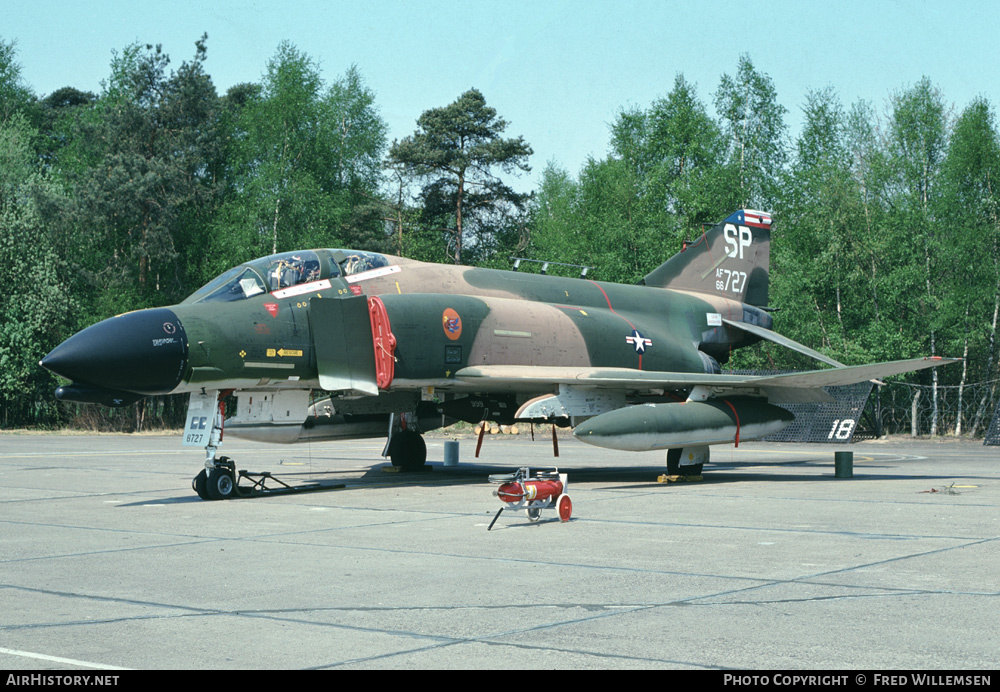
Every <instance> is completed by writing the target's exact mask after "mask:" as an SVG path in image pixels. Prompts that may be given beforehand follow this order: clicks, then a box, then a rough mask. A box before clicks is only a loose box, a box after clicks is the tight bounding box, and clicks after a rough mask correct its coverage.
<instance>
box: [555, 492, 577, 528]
mask: <svg viewBox="0 0 1000 692" xmlns="http://www.w3.org/2000/svg"><path fill="white" fill-rule="evenodd" d="M556 511H558V512H559V521H569V518H570V517H571V516H573V501H572V500H570V499H569V495H566V494H565V493H563V494H562V495H560V496H559V499H558V500H556Z"/></svg>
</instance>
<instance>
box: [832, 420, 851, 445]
mask: <svg viewBox="0 0 1000 692" xmlns="http://www.w3.org/2000/svg"><path fill="white" fill-rule="evenodd" d="M854 425H855V423H854V421H853V420H852V419H850V418H845V419H844V420H840V419H839V418H838V419H837V420H835V421H833V427H832V428H830V434H829V435H827V436H826V439H828V440H832V439H834V438H837V439H838V440H849V439H851V433H852V432H854Z"/></svg>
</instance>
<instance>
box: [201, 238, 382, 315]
mask: <svg viewBox="0 0 1000 692" xmlns="http://www.w3.org/2000/svg"><path fill="white" fill-rule="evenodd" d="M388 265H389V259H388V258H387V257H386V256H385V255H380V254H378V253H377V252H363V251H360V250H301V251H297V252H282V253H279V254H277V255H271V256H269V257H263V258H261V259H257V260H254V261H253V262H247V263H246V264H241V265H240V266H238V267H233V268H232V269H230V270H229V271H227V272H224V273H222V274H220V275H219V276H217V277H215V278H214V279H212V280H211V281H209V282H208V283H207V284H205V285H204V286H202V287H201V288H200V289H198V290H197V291H195V292H194V293H192V294H191V295H190V296H189V297H188V298H187V300H185V301H184V302H185V303H201V302H230V301H234V300H243V299H245V298H252V297H253V296H256V295H260V294H262V293H271V292H273V291H278V290H280V289H283V288H290V287H292V286H297V285H299V284H305V283H310V282H312V281H318V280H320V279H331V278H336V277H339V276H351V275H353V274H360V273H361V272H365V271H369V270H371V269H377V268H379V267H386V266H388Z"/></svg>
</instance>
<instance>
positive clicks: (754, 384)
mask: <svg viewBox="0 0 1000 692" xmlns="http://www.w3.org/2000/svg"><path fill="white" fill-rule="evenodd" d="M958 360H960V359H958V358H941V357H934V358H913V359H910V360H899V361H890V362H886V363H874V364H871V365H855V366H843V367H839V368H833V369H829V370H809V371H806V372H793V373H786V374H783V375H763V376H761V375H721V374H720V375H715V374H711V373H688V372H655V371H648V370H633V369H630V368H595V367H559V366H542V365H532V366H523V365H481V366H470V367H466V368H462V369H461V370H459V371H458V372H456V373H455V378H456V379H459V380H462V381H464V382H466V383H469V384H475V383H481V384H482V386H483V388H484V389H488V388H494V387H495V388H502V389H511V390H519V389H520V390H527V389H533V390H537V389H539V388H541V387H545V386H549V387H551V386H553V385H572V386H576V387H582V388H588V389H619V390H622V389H624V390H645V389H654V388H655V389H684V388H688V387H695V386H702V387H709V388H712V389H713V391H716V392H717V393H721V394H741V393H742V394H747V395H757V396H767V397H768V399H769V400H770V401H772V402H775V403H806V402H829V401H831V400H832V399H831V397H830V396H829V395H828V394H826V392H824V391H823V389H822V388H823V387H830V386H840V385H848V384H855V383H857V382H864V381H866V380H871V379H874V378H880V377H889V376H891V375H899V374H901V373H905V372H913V371H916V370H924V369H926V368H933V367H937V366H940V365H946V364H948V363H954V362H956V361H958Z"/></svg>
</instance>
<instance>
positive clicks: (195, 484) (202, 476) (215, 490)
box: [191, 457, 237, 500]
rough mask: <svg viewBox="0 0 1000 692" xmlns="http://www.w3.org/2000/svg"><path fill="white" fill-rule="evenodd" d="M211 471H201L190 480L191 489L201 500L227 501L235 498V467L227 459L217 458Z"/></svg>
mask: <svg viewBox="0 0 1000 692" xmlns="http://www.w3.org/2000/svg"><path fill="white" fill-rule="evenodd" d="M215 463H216V466H215V467H214V468H212V469H202V470H201V471H200V472H199V473H198V475H197V476H195V477H194V478H193V479H192V480H191V487H192V488H193V489H194V491H195V492H196V493H198V497H200V498H201V499H202V500H228V499H229V498H231V497H236V494H237V490H236V465H235V464H234V463H233V462H232V460H230V459H229V457H219V458H218V459H217V460H216V462H215Z"/></svg>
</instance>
